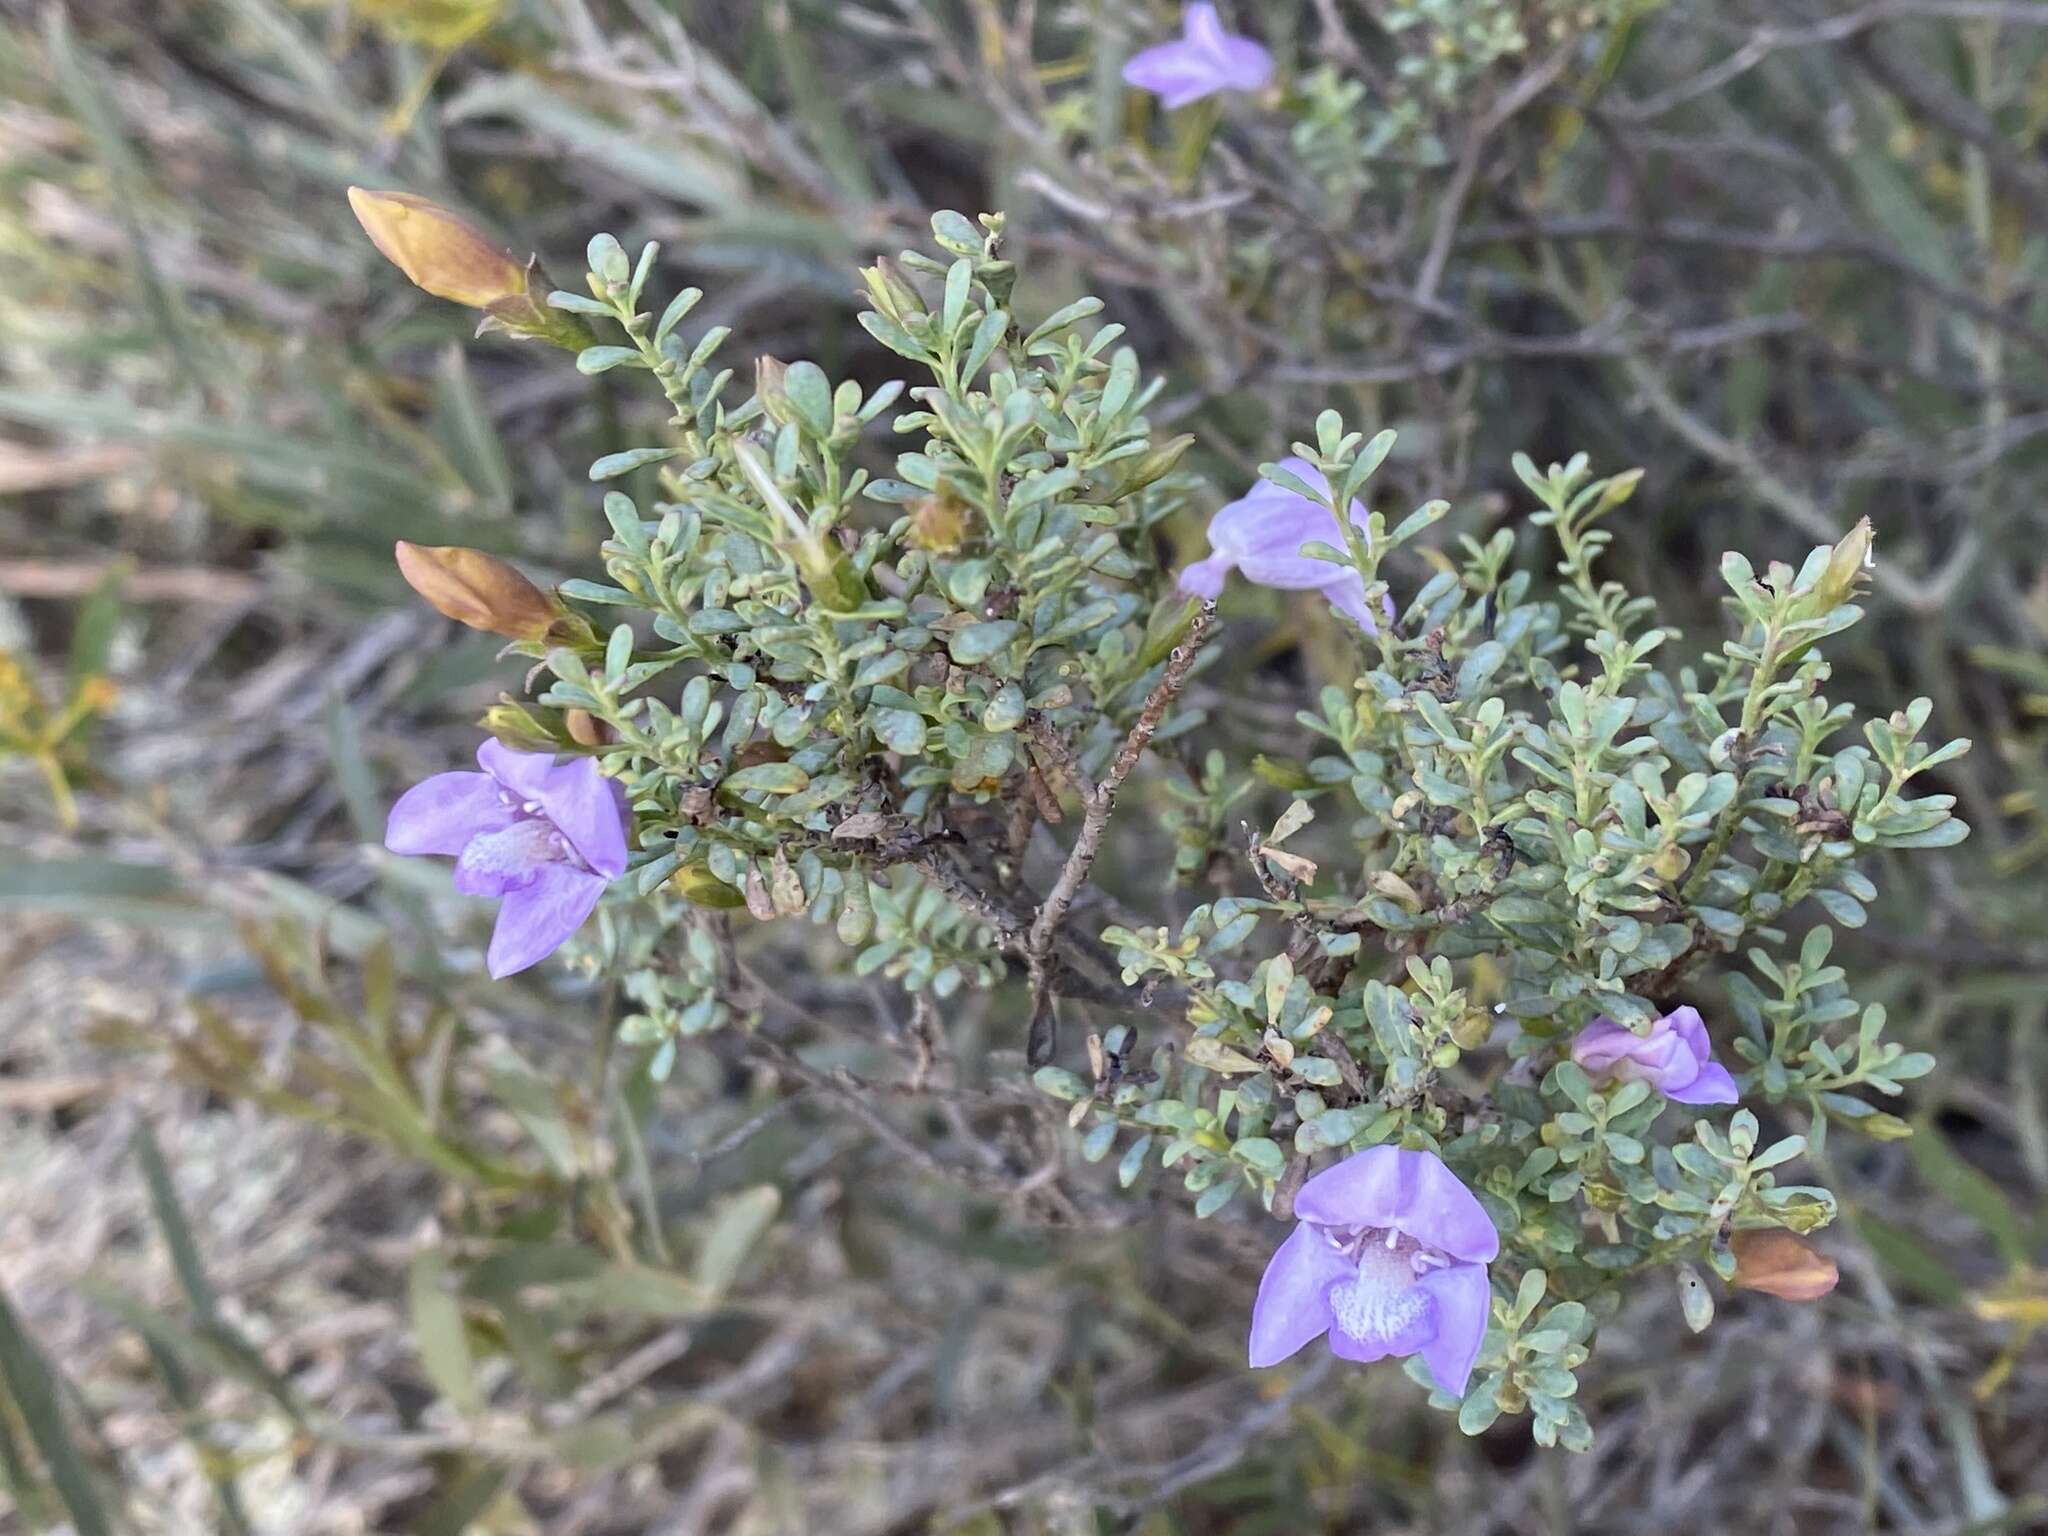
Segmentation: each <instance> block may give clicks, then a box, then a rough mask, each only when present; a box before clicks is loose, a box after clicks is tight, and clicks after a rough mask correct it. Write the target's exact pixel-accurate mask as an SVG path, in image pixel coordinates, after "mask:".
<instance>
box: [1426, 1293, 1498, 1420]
mask: <svg viewBox="0 0 2048 1536" xmlns="http://www.w3.org/2000/svg"><path fill="white" fill-rule="evenodd" d="M1415 1283H1416V1284H1417V1285H1418V1286H1420V1287H1421V1288H1422V1289H1423V1290H1426V1291H1428V1292H1429V1294H1430V1298H1431V1299H1432V1300H1433V1301H1434V1302H1435V1303H1436V1337H1434V1338H1433V1339H1431V1340H1430V1341H1429V1342H1428V1343H1427V1344H1425V1345H1423V1346H1422V1363H1423V1364H1424V1365H1426V1366H1428V1367H1429V1374H1430V1375H1431V1376H1434V1377H1435V1378H1436V1384H1437V1385H1438V1386H1440V1387H1442V1388H1443V1389H1444V1390H1445V1391H1446V1392H1448V1393H1450V1394H1451V1396H1453V1397H1463V1396H1464V1395H1465V1383H1466V1382H1467V1381H1468V1380H1469V1379H1470V1378H1471V1375H1472V1362H1473V1361H1474V1360H1477V1359H1478V1358H1479V1346H1480V1344H1481V1342H1482V1341H1483V1340H1484V1339H1485V1338H1486V1322H1487V1318H1488V1317H1489V1316H1490V1315H1491V1313H1492V1311H1493V1287H1492V1286H1491V1285H1490V1284H1489V1283H1488V1282H1487V1278H1486V1266H1485V1265H1484V1264H1453V1265H1451V1266H1450V1267H1449V1268H1447V1269H1436V1270H1431V1271H1430V1272H1429V1273H1428V1274H1426V1275H1424V1276H1423V1277H1422V1278H1421V1279H1420V1280H1418V1281H1416V1282H1415Z"/></svg>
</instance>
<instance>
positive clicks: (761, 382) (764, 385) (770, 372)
mask: <svg viewBox="0 0 2048 1536" xmlns="http://www.w3.org/2000/svg"><path fill="white" fill-rule="evenodd" d="M788 374H789V364H787V363H785V362H783V361H782V359H780V358H778V357H770V356H768V354H767V353H765V352H764V353H762V354H761V355H760V356H759V357H757V358H755V359H754V398H755V399H757V400H759V401H760V402H761V410H762V412H763V414H765V415H766V416H767V418H768V419H769V420H770V421H772V422H774V423H775V425H777V426H778V427H786V426H788V425H789V424H790V423H791V422H792V421H794V420H795V419H796V413H795V412H794V411H792V410H791V409H790V407H789V395H788V393H787V392H786V391H785V390H784V389H783V387H782V381H783V379H784V378H785V377H787V376H788Z"/></svg>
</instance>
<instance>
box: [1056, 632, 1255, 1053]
mask: <svg viewBox="0 0 2048 1536" xmlns="http://www.w3.org/2000/svg"><path fill="white" fill-rule="evenodd" d="M1215 622H1216V605H1215V604H1214V603H1210V602H1205V603H1203V604H1202V606H1201V608H1200V610H1199V611H1198V612H1197V613H1196V614H1195V618H1194V622H1193V623H1192V624H1191V625H1189V627H1188V632H1187V634H1186V636H1185V637H1184V638H1183V639H1182V640H1181V642H1180V644H1179V645H1177V646H1175V647H1174V648H1173V654H1172V655H1171V656H1169V657H1168V658H1167V661H1166V670H1165V672H1164V673H1163V674H1162V675H1161V676H1160V679H1159V682H1158V683H1157V684H1156V685H1155V686H1154V687H1153V689H1152V692H1151V694H1150V696H1149V697H1147V698H1146V700H1145V707H1144V708H1143V709H1142V710H1140V711H1139V712H1138V718H1137V720H1136V722H1135V723H1134V724H1133V725H1132V726H1131V729H1130V733H1129V734H1128V735H1127V736H1125V737H1124V742H1123V745H1122V746H1121V747H1119V748H1117V753H1116V757H1115V759H1114V760H1113V761H1112V762H1111V763H1110V765H1109V771H1108V772H1107V773H1106V774H1105V775H1104V776H1103V778H1102V781H1101V782H1100V783H1099V784H1097V785H1096V786H1095V787H1094V788H1093V789H1091V790H1089V791H1088V792H1087V793H1086V795H1085V796H1084V797H1083V801H1082V804H1083V807H1084V809H1083V812H1082V817H1081V831H1080V833H1079V835H1078V836H1076V837H1075V839H1074V846H1073V848H1072V850H1071V851H1070V852H1069V853H1068V854H1067V861H1066V863H1065V864H1064V865H1062V866H1061V867H1060V873H1059V878H1058V879H1057V880H1055V881H1054V882H1053V886H1052V889H1051V890H1050V891H1048V892H1047V893H1046V897H1045V900H1044V901H1042V902H1040V903H1039V906H1038V915H1037V916H1036V917H1035V918H1034V919H1033V920H1032V923H1031V931H1030V934H1029V935H1028V937H1027V938H1026V941H1025V949H1024V958H1025V962H1026V963H1027V964H1028V965H1029V966H1030V969H1031V1029H1030V1034H1029V1036H1028V1038H1027V1040H1026V1044H1025V1053H1024V1054H1025V1059H1026V1060H1027V1061H1029V1062H1030V1063H1031V1065H1033V1066H1043V1065H1044V1064H1045V1063H1046V1062H1048V1061H1050V1060H1051V1059H1052V1054H1053V1050H1054V1048H1055V1047H1056V1045H1057V1044H1058V1041H1057V1035H1056V1026H1055V1021H1054V1018H1053V1001H1052V992H1051V986H1050V982H1051V967H1050V965H1049V964H1048V962H1049V960H1050V959H1051V956H1052V942H1053V937H1054V935H1056V934H1057V933H1058V932H1059V926H1060V924H1061V923H1062V922H1064V921H1065V920H1066V916H1067V910H1068V909H1069V908H1070V907H1072V906H1073V904H1074V897H1075V896H1076V895H1078V894H1079V893H1080V890H1081V886H1082V884H1083V883H1084V882H1085V881H1086V880H1087V878H1088V871H1089V869H1090V868H1092V867H1093V865H1094V863H1095V855H1096V854H1097V853H1098V852H1099V851H1100V850H1101V847H1102V835H1103V832H1104V831H1105V830H1106V829H1107V827H1108V825H1109V816H1110V812H1111V811H1113V810H1115V809H1116V797H1117V791H1118V790H1120V789H1122V788H1123V783H1124V780H1125V779H1127V778H1129V777H1130V776H1131V770H1132V769H1133V768H1135V767H1137V766H1138V759H1139V758H1140V757H1142V756H1144V753H1145V748H1146V745H1147V744H1148V743H1150V741H1151V740H1152V735H1153V733H1154V732H1155V731H1157V730H1158V729H1159V723H1160V721H1162V720H1164V719H1165V718H1166V711H1167V710H1168V708H1170V707H1171V706H1172V704H1173V700H1174V696H1175V695H1176V694H1178V693H1179V692H1180V690H1181V687H1182V685H1183V684H1185V683H1186V682H1187V679H1188V673H1189V672H1190V671H1191V670H1192V669H1193V668H1194V665H1195V657H1196V656H1197V655H1198V654H1199V653H1200V651H1201V649H1202V642H1203V641H1204V640H1206V639H1207V638H1208V636H1209V629H1210V626H1211V625H1212V624H1214V623H1215Z"/></svg>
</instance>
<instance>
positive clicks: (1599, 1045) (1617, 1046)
mask: <svg viewBox="0 0 2048 1536" xmlns="http://www.w3.org/2000/svg"><path fill="white" fill-rule="evenodd" d="M1642 1043H1643V1037H1642V1036H1641V1035H1638V1034H1636V1033H1635V1032H1634V1031H1632V1030H1629V1029H1626V1028H1624V1027H1623V1026H1621V1025H1619V1024H1617V1023H1615V1022H1614V1021H1613V1020H1612V1019H1610V1018H1607V1017H1605V1016H1602V1017H1600V1018H1597V1019H1595V1020H1594V1021H1593V1022H1592V1023H1590V1024H1588V1025H1587V1026H1586V1027H1585V1028H1584V1029H1582V1030H1580V1031H1579V1033H1578V1035H1577V1036H1576V1037H1575V1038H1574V1039H1573V1040H1572V1060H1573V1061H1575V1062H1577V1063H1578V1064H1579V1065H1580V1066H1581V1067H1584V1068H1585V1069H1586V1071H1587V1072H1588V1073H1589V1074H1591V1075H1592V1076H1594V1077H1598V1076H1599V1075H1600V1074H1601V1073H1603V1072H1611V1071H1613V1070H1614V1067H1615V1064H1616V1063H1617V1062H1619V1061H1622V1060H1624V1059H1625V1058H1629V1057H1633V1056H1634V1055H1635V1053H1636V1050H1637V1048H1638V1047H1639V1046H1641V1045H1642Z"/></svg>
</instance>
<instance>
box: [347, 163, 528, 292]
mask: <svg viewBox="0 0 2048 1536" xmlns="http://www.w3.org/2000/svg"><path fill="white" fill-rule="evenodd" d="M348 205H349V207H351V208H353V209H354V210H355V215H356V221H357V222H358V223H360V224H361V225H362V226H363V233H364V234H366V235H368V236H369V237H370V242H371V244H373V245H375V246H376V247H377V249H378V250H379V251H381V252H383V254H384V257H385V259H386V260H387V261H389V262H390V263H391V264H392V265H393V266H394V267H396V268H398V270H399V271H401V272H403V273H404V274H405V275H406V276H407V277H408V278H410V279H411V280H412V282H413V284H414V285H415V286H416V287H419V288H423V289H425V290H426V291H427V292H428V293H431V294H433V295H434V297H435V298H437V299H449V300H452V301H453V302H455V303H457V304H466V305H468V306H469V307H470V308H471V309H489V308H490V307H491V305H493V304H496V303H498V302H500V301H501V300H504V299H509V298H515V297H519V296H522V295H524V294H525V292H526V287H527V279H526V268H525V267H524V266H523V265H522V264H521V263H520V260H519V258H518V257H516V256H514V255H513V254H512V253H511V252H510V251H508V250H506V249H504V247H502V246H499V245H495V244H493V243H492V242H491V241H489V240H487V239H485V238H484V236H483V234H482V233H481V232H480V231H478V230H477V229H475V228H473V227H472V226H471V225H469V224H467V223H465V222H464V221H463V220H461V219H459V218H457V217H456V216H455V215H454V214H452V213H450V212H449V211H448V210H447V209H446V208H443V207H441V206H440V205H439V204H438V203H433V202H429V201H428V200H427V199H426V198H424V197H416V196H414V195H413V194H412V193H410V192H367V191H365V190H364V189H363V188H361V187H350V188H349V189H348Z"/></svg>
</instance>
